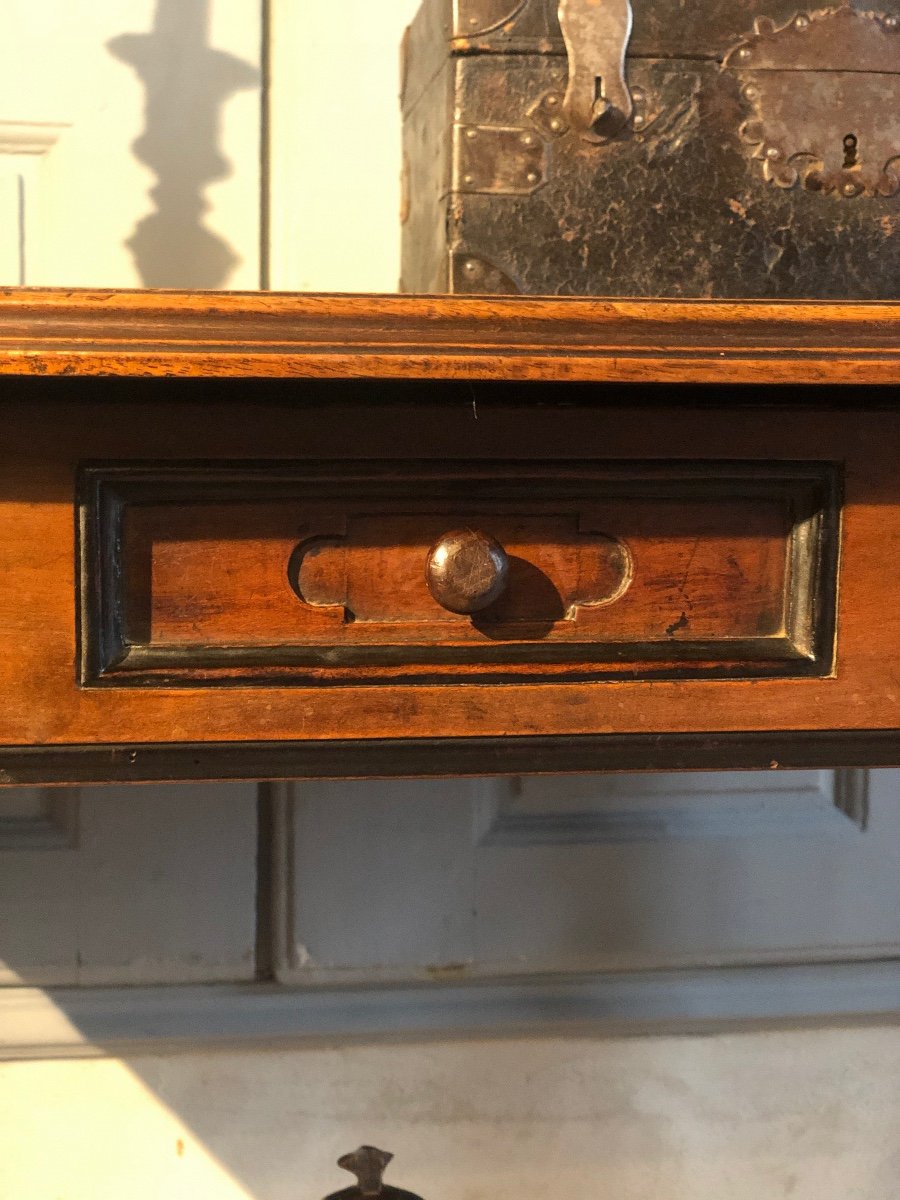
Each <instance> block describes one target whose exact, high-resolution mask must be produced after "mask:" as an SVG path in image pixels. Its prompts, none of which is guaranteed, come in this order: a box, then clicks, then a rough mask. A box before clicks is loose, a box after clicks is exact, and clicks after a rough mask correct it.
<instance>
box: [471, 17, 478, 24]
mask: <svg viewBox="0 0 900 1200" xmlns="http://www.w3.org/2000/svg"><path fill="white" fill-rule="evenodd" d="M469 24H470V25H477V24H478V18H477V17H469Z"/></svg>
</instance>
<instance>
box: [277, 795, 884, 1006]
mask: <svg viewBox="0 0 900 1200" xmlns="http://www.w3.org/2000/svg"><path fill="white" fill-rule="evenodd" d="M898 799H900V772H896V771H874V772H865V771H809V772H789V773H785V774H776V773H753V772H737V773H718V774H712V773H710V774H682V775H671V774H663V775H599V776H571V777H539V778H533V779H531V778H529V779H498V780H475V781H473V780H447V781H441V782H431V783H428V782H421V781H414V782H408V781H407V782H399V781H388V782H382V783H376V784H359V783H328V784H316V785H308V784H297V785H295V786H294V787H293V788H291V789H287V790H285V791H284V792H283V794H282V798H281V800H280V802H279V810H280V811H279V825H278V828H279V830H280V832H279V840H278V845H279V856H280V857H279V859H278V862H279V864H280V865H279V867H278V871H277V873H276V875H277V877H278V878H279V879H281V880H283V883H284V887H283V891H282V893H281V902H282V905H283V908H282V909H281V910H280V912H279V914H278V915H279V920H278V924H277V928H278V938H279V942H278V947H277V962H278V971H279V975H280V977H281V978H282V979H283V980H286V981H292V982H303V981H306V982H335V981H339V980H351V979H373V978H381V979H391V980H393V979H410V980H411V979H422V978H432V979H441V980H452V979H465V978H469V977H472V978H474V977H484V976H498V975H521V974H527V975H533V974H545V973H562V974H569V973H581V972H594V971H610V970H631V971H634V970H643V969H656V970H658V969H664V968H675V967H688V966H689V967H693V968H697V967H709V966H715V965H718V964H748V963H766V962H782V963H794V962H822V961H829V960H840V959H860V958H884V957H896V956H898V955H900V804H898Z"/></svg>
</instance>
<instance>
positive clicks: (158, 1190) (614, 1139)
mask: <svg viewBox="0 0 900 1200" xmlns="http://www.w3.org/2000/svg"><path fill="white" fill-rule="evenodd" d="M0 1113H2V1115H3V1119H2V1126H0V1128H2V1135H0V1136H2V1146H3V1153H2V1154H0V1194H2V1195H4V1196H9V1197H11V1198H12V1197H15V1200H47V1198H49V1197H59V1198H60V1200H120V1198H121V1197H125V1196H127V1197H128V1200H163V1198H165V1200H181V1198H184V1200H188V1198H190V1200H201V1198H202V1200H239V1198H241V1200H250V1198H252V1200H320V1198H321V1197H323V1196H325V1195H326V1193H329V1192H332V1191H334V1190H336V1189H337V1188H339V1187H343V1186H346V1184H347V1183H348V1181H349V1177H348V1176H346V1175H345V1174H344V1172H342V1171H339V1170H338V1169H337V1168H336V1167H335V1166H334V1161H335V1160H336V1159H337V1157H338V1155H339V1154H342V1153H344V1152H346V1151H348V1150H351V1149H355V1147H356V1146H357V1145H359V1144H360V1143H361V1142H372V1143H374V1144H375V1145H380V1146H382V1147H383V1148H385V1149H389V1150H393V1151H394V1152H395V1154H396V1156H397V1157H396V1162H395V1163H394V1164H392V1166H391V1167H390V1168H389V1172H388V1181H390V1180H393V1181H394V1182H395V1183H396V1184H397V1185H398V1186H401V1187H408V1188H411V1189H412V1190H414V1191H417V1192H419V1193H420V1194H421V1195H422V1196H423V1197H424V1198H425V1200H522V1198H523V1197H535V1200H542V1198H543V1197H547V1196H578V1197H584V1198H585V1200H776V1198H777V1197H785V1198H789V1200H848V1197H853V1200H891V1198H893V1197H895V1196H896V1195H897V1194H898V1192H900V1138H898V1133H897V1131H898V1129H900V1030H898V1029H892V1030H883V1029H856V1030H843V1031H837V1030H834V1031H807V1032H792V1033H777V1034H776V1033H769V1034H759V1035H745V1036H741V1035H728V1036H721V1037H716V1038H693V1037H688V1038H661V1039H649V1040H643V1039H635V1040H630V1041H618V1040H614V1041H593V1040H591V1039H587V1038H574V1039H564V1040H559V1039H552V1038H548V1039H542V1040H537V1039H536V1040H531V1041H508V1042H505V1041H495V1042H484V1043H481V1042H460V1043H435V1044H428V1045H416V1044H412V1045H404V1044H400V1045H372V1046H347V1045H345V1046H331V1047H323V1048H319V1049H310V1050H305V1051H296V1050H295V1051H291V1050H287V1049H277V1050H271V1051H256V1052H254V1053H252V1054H238V1053H216V1054H208V1055H202V1054H187V1055H178V1056H174V1057H172V1056H169V1057H162V1058H135V1059H131V1060H127V1061H123V1062H115V1061H99V1062H64V1063H29V1064H20V1065H11V1066H7V1067H5V1068H4V1069H3V1070H2V1071H0Z"/></svg>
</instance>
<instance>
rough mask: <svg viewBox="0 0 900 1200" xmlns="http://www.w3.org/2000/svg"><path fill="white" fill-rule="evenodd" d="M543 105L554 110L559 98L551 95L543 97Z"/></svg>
mask: <svg viewBox="0 0 900 1200" xmlns="http://www.w3.org/2000/svg"><path fill="white" fill-rule="evenodd" d="M544 104H545V105H546V106H547V108H556V106H557V104H559V96H554V95H552V94H551V95H549V96H545V97H544Z"/></svg>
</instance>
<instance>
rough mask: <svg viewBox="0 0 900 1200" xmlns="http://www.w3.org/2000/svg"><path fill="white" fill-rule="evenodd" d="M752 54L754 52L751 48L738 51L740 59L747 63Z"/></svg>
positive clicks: (746, 47)
mask: <svg viewBox="0 0 900 1200" xmlns="http://www.w3.org/2000/svg"><path fill="white" fill-rule="evenodd" d="M752 53H753V51H752V50H751V49H750V47H749V46H741V48H740V50H738V58H740V59H743V61H744V62H746V61H747V59H748V58H749V57H750V55H751V54H752Z"/></svg>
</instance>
